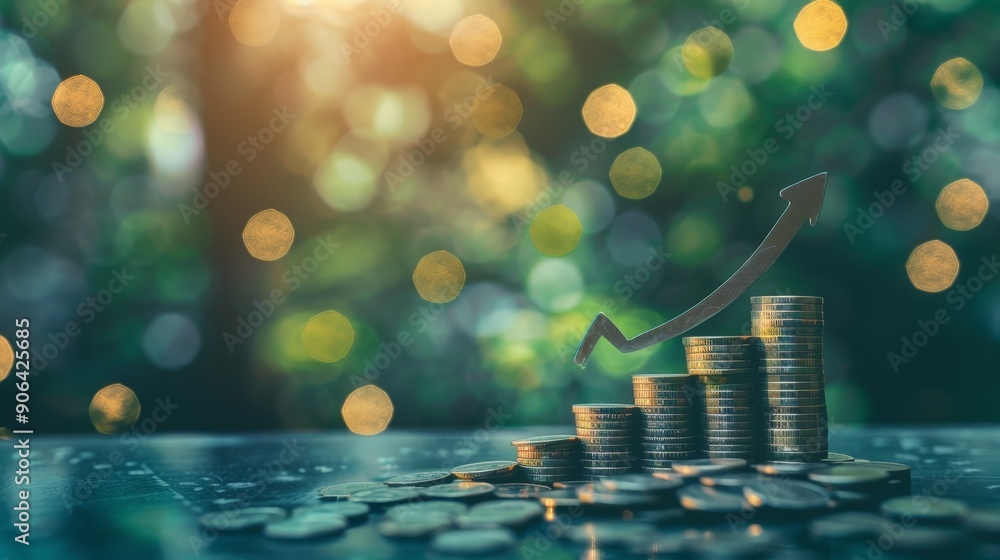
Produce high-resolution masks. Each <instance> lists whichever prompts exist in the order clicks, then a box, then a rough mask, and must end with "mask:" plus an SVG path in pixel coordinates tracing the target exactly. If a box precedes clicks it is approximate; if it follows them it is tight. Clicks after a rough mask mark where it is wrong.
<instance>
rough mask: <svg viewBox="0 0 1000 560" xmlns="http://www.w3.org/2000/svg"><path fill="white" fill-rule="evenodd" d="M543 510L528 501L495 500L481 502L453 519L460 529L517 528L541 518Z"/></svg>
mask: <svg viewBox="0 0 1000 560" xmlns="http://www.w3.org/2000/svg"><path fill="white" fill-rule="evenodd" d="M544 512H545V508H543V507H542V506H541V504H539V503H538V502H535V501H528V500H496V501H489V502H481V503H479V504H476V505H475V506H472V508H471V509H469V511H468V512H466V513H463V514H461V515H459V516H457V517H455V520H454V522H455V525H457V526H458V527H460V528H462V529H488V528H491V527H519V526H521V525H524V524H526V523H528V522H530V521H533V520H535V519H537V518H539V517H541V516H542V514H543V513H544Z"/></svg>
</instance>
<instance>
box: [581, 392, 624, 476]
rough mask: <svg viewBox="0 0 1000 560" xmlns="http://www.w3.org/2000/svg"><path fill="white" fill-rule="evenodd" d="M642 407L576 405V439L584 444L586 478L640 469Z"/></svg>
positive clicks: (584, 471) (582, 461)
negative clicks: (638, 424) (640, 411)
mask: <svg viewBox="0 0 1000 560" xmlns="http://www.w3.org/2000/svg"><path fill="white" fill-rule="evenodd" d="M638 411H639V409H638V407H636V406H634V405H631V404H574V405H573V416H574V418H575V420H576V437H577V438H579V439H580V441H581V443H582V449H583V453H582V454H581V457H582V459H581V461H580V464H581V465H582V466H583V474H584V478H591V479H593V478H599V477H605V476H613V475H616V474H624V473H629V472H633V471H635V470H638V469H637V467H638V466H639V450H638V446H637V440H636V435H637V434H638V426H637V422H638V419H639V412H638Z"/></svg>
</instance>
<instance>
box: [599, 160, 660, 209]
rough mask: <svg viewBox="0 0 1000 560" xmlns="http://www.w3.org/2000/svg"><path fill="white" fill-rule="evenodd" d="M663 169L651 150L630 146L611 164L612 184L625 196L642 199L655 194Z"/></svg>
mask: <svg viewBox="0 0 1000 560" xmlns="http://www.w3.org/2000/svg"><path fill="white" fill-rule="evenodd" d="M662 175H663V169H662V168H661V167H660V162H659V161H657V159H656V156H654V155H653V154H652V153H651V152H650V151H649V150H646V149H645V148H629V149H628V150H625V151H624V152H622V153H620V154H618V157H616V158H615V162H614V163H613V164H611V173H610V176H611V185H612V186H613V187H614V188H615V192H617V193H618V194H620V195H621V196H623V197H625V198H632V199H642V198H646V197H647V196H649V195H651V194H653V192H654V191H655V190H656V187H657V185H659V184H660V178H661V177H662Z"/></svg>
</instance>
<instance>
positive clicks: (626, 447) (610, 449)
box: [586, 439, 638, 453]
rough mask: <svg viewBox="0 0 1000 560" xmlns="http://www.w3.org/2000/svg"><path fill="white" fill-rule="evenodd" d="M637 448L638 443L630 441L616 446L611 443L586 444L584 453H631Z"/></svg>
mask: <svg viewBox="0 0 1000 560" xmlns="http://www.w3.org/2000/svg"><path fill="white" fill-rule="evenodd" d="M637 447H638V442H636V441H634V440H632V439H630V440H628V442H627V443H625V444H618V443H612V444H603V443H594V444H587V447H586V451H587V452H590V453H616V452H622V451H631V450H633V449H636V448H637Z"/></svg>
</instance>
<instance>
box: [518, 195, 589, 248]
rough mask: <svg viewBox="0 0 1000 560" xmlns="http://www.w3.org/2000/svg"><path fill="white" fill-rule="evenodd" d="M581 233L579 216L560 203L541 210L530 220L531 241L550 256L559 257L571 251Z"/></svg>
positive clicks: (581, 227) (578, 240) (581, 226)
mask: <svg viewBox="0 0 1000 560" xmlns="http://www.w3.org/2000/svg"><path fill="white" fill-rule="evenodd" d="M582 234H583V225H582V224H581V223H580V218H579V217H578V216H577V215H576V212H573V211H572V210H570V209H569V208H567V207H565V206H563V205H562V204H556V205H555V206H550V207H548V208H546V209H545V210H542V211H541V212H539V213H538V216H536V217H535V219H534V220H533V221H532V222H531V228H530V235H531V242H532V243H534V245H535V248H536V249H538V250H539V251H540V252H541V253H543V254H545V255H549V256H550V257H561V256H563V255H565V254H567V253H569V252H570V251H572V250H573V249H574V248H575V247H576V244H577V243H579V242H580V236H581V235H582Z"/></svg>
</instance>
